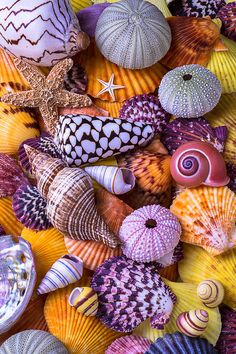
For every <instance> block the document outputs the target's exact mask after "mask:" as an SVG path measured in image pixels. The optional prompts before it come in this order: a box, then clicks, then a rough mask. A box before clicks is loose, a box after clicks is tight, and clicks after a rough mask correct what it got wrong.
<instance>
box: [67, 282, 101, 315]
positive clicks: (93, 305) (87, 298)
mask: <svg viewBox="0 0 236 354" xmlns="http://www.w3.org/2000/svg"><path fill="white" fill-rule="evenodd" d="M68 301H69V304H70V305H71V306H73V307H74V308H75V309H76V311H77V312H79V313H81V314H83V315H85V316H95V315H96V313H97V311H98V296H97V294H96V293H95V291H94V290H93V289H92V288H90V287H88V286H85V287H82V288H75V289H73V290H72V292H71V294H70V296H69V299H68Z"/></svg>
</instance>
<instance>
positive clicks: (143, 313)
mask: <svg viewBox="0 0 236 354" xmlns="http://www.w3.org/2000/svg"><path fill="white" fill-rule="evenodd" d="M91 287H92V288H93V290H94V291H95V292H96V293H97V294H98V300H99V307H98V313H97V316H98V318H99V319H100V320H101V321H102V323H104V324H105V325H106V326H107V327H109V328H111V329H113V330H115V331H118V332H130V331H132V330H133V329H134V328H135V327H137V326H138V325H139V324H140V323H141V322H143V321H144V320H146V319H147V318H151V322H152V321H153V322H152V323H154V325H155V327H156V328H157V327H158V324H160V326H161V327H160V328H163V324H164V323H167V322H168V320H169V316H170V314H171V311H172V308H173V304H174V303H175V302H176V296H175V295H174V293H173V292H172V291H171V289H170V288H169V287H168V286H167V285H166V284H165V283H164V282H163V281H162V279H161V277H160V275H159V274H158V273H157V271H156V265H155V264H144V263H137V262H134V261H133V260H132V259H128V258H127V257H125V256H120V257H113V258H111V259H108V260H106V261H105V262H104V263H103V264H102V265H101V266H100V267H99V268H97V269H96V271H95V273H94V275H93V278H92V281H91Z"/></svg>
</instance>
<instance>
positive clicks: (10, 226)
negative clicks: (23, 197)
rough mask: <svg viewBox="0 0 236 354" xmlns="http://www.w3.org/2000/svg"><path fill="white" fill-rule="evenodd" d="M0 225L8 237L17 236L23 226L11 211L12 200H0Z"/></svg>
mask: <svg viewBox="0 0 236 354" xmlns="http://www.w3.org/2000/svg"><path fill="white" fill-rule="evenodd" d="M0 225H1V226H2V228H3V229H4V231H5V233H6V234H8V235H13V236H19V235H20V234H21V231H22V229H23V228H24V226H23V225H22V224H21V223H20V222H19V221H18V220H17V219H16V217H15V214H14V212H13V210H12V199H10V198H0Z"/></svg>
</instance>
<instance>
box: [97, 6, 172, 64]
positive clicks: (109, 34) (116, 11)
mask: <svg viewBox="0 0 236 354" xmlns="http://www.w3.org/2000/svg"><path fill="white" fill-rule="evenodd" d="M147 21H148V23H149V26H148V27H147ZM95 39H96V44H97V46H98V48H99V50H100V51H101V53H102V54H103V55H104V57H105V58H107V59H108V60H110V61H111V62H113V63H115V64H117V65H119V66H121V67H124V68H128V69H143V68H146V67H150V66H152V65H154V64H155V63H156V62H158V61H159V60H160V59H161V58H163V57H164V55H165V54H166V53H167V51H168V50H169V48H170V43H171V31H170V27H169V25H168V23H167V21H166V20H165V18H164V16H163V14H162V12H161V11H160V10H159V9H158V8H157V7H156V6H154V5H152V4H150V3H149V2H146V1H143V0H123V1H121V2H118V3H116V4H112V5H110V6H109V7H107V8H106V9H105V10H104V11H103V12H102V14H101V15H100V16H99V19H98V21H97V26H96V31H95Z"/></svg>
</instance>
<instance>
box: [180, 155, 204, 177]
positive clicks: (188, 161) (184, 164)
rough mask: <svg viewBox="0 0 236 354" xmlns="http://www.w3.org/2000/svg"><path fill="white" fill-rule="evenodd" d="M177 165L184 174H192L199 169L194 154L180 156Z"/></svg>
mask: <svg viewBox="0 0 236 354" xmlns="http://www.w3.org/2000/svg"><path fill="white" fill-rule="evenodd" d="M178 167H179V170H180V172H181V173H182V174H183V175H185V176H192V175H193V174H195V173H196V172H197V171H198V169H199V160H198V159H197V158H196V157H194V156H187V157H186V156H183V157H182V158H180V160H179V163H178Z"/></svg>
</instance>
